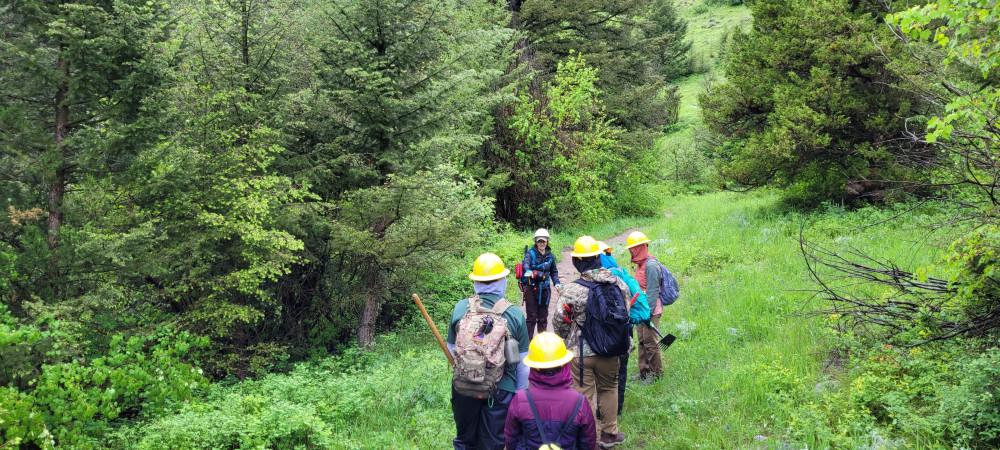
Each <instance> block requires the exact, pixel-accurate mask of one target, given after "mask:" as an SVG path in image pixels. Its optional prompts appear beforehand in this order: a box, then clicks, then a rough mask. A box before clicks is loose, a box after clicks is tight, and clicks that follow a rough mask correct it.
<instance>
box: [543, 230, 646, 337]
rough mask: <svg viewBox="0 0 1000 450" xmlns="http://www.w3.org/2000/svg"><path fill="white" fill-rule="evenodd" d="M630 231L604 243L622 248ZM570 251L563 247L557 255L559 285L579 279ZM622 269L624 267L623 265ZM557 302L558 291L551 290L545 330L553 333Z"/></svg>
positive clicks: (569, 247) (570, 247) (571, 248)
mask: <svg viewBox="0 0 1000 450" xmlns="http://www.w3.org/2000/svg"><path fill="white" fill-rule="evenodd" d="M632 231H635V229H633V228H629V229H627V230H625V231H623V232H621V234H618V235H617V236H614V237H612V238H610V239H607V240H605V241H604V242H607V244H608V245H610V246H611V247H612V248H615V249H618V248H624V246H625V237H626V236H628V234H629V233H631V232H632ZM572 251H573V247H572V246H568V247H563V248H562V252H561V254H560V255H559V262H558V263H556V267H558V268H559V282H560V283H570V282H573V281H575V280H576V279H577V278H580V272H577V271H576V267H573V257H572V256H570V253H572ZM619 264H622V263H621V261H619ZM622 267H624V265H623V266H622ZM557 300H559V291H557V290H555V289H553V290H552V300H550V301H549V326H548V328H547V329H548V331H553V330H552V320H553V319H552V316H553V315H554V314H555V304H556V301H557Z"/></svg>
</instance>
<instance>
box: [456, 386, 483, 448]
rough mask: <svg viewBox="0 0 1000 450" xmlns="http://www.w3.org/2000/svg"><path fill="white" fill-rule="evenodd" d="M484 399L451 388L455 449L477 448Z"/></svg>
mask: <svg viewBox="0 0 1000 450" xmlns="http://www.w3.org/2000/svg"><path fill="white" fill-rule="evenodd" d="M483 403H484V402H483V401H482V400H478V399H475V398H472V397H466V396H464V395H462V394H459V393H458V392H455V388H452V389H451V413H452V416H453V417H454V418H455V440H454V441H452V444H453V445H454V446H455V450H465V449H475V448H476V441H477V440H478V439H477V435H478V430H479V415H480V413H479V410H480V409H481V408H482V406H483Z"/></svg>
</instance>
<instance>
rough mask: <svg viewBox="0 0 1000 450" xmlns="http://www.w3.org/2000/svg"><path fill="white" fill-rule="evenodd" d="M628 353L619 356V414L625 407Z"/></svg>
mask: <svg viewBox="0 0 1000 450" xmlns="http://www.w3.org/2000/svg"><path fill="white" fill-rule="evenodd" d="M628 355H629V354H628V353H626V354H624V355H622V356H620V357H619V358H618V415H619V416H620V415H622V408H624V407H625V382H626V381H627V380H628Z"/></svg>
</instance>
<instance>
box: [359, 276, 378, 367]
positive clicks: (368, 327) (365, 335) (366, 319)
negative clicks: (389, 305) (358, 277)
mask: <svg viewBox="0 0 1000 450" xmlns="http://www.w3.org/2000/svg"><path fill="white" fill-rule="evenodd" d="M379 281H380V277H379V272H378V270H377V269H375V268H372V269H370V270H369V271H368V274H367V275H365V306H364V308H363V309H362V310H361V321H360V323H359V325H358V345H360V346H361V347H363V348H371V346H372V344H374V343H375V323H376V322H377V321H378V315H379V312H380V311H381V309H382V284H381V283H380V282H379Z"/></svg>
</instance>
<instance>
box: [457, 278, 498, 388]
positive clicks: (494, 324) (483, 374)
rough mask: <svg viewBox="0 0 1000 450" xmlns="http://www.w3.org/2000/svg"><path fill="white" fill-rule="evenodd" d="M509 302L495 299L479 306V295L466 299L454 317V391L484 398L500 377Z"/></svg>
mask: <svg viewBox="0 0 1000 450" xmlns="http://www.w3.org/2000/svg"><path fill="white" fill-rule="evenodd" d="M510 307H511V304H510V302H508V301H507V300H505V299H500V300H497V302H496V304H494V305H493V308H483V307H482V301H481V300H480V299H479V296H475V297H472V298H470V299H469V310H468V311H467V312H466V313H465V315H464V316H462V318H461V319H459V321H458V326H457V330H458V331H457V333H456V336H455V375H454V378H453V380H452V384H453V385H454V386H455V391H456V392H458V393H459V394H462V395H464V396H466V397H473V398H478V399H485V398H488V397H489V396H490V395H492V394H493V392H494V391H496V388H497V383H498V382H499V381H500V378H502V377H503V372H504V367H505V366H506V364H507V358H506V356H505V355H504V345H505V344H506V340H507V337H508V336H507V335H508V333H507V319H504V318H503V313H504V311H507V308H510Z"/></svg>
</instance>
